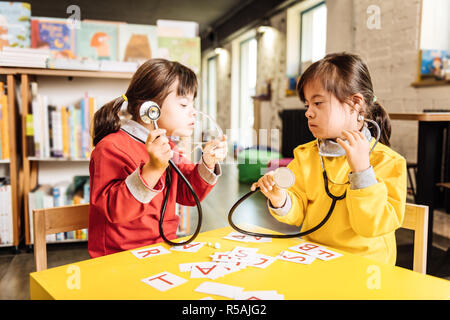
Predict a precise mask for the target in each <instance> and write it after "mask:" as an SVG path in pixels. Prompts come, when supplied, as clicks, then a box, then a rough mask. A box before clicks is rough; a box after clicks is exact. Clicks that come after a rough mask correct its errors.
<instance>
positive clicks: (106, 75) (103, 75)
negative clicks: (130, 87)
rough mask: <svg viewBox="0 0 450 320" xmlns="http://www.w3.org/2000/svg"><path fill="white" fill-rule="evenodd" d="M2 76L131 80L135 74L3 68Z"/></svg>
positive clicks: (0, 71)
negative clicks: (21, 75) (25, 75)
mask: <svg viewBox="0 0 450 320" xmlns="http://www.w3.org/2000/svg"><path fill="white" fill-rule="evenodd" d="M0 74H28V75H40V76H56V77H86V78H110V79H131V77H132V76H133V74H134V73H133V72H111V71H91V70H62V69H39V68H13V67H1V68H0Z"/></svg>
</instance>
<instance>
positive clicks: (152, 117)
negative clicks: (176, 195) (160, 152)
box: [127, 101, 203, 246]
mask: <svg viewBox="0 0 450 320" xmlns="http://www.w3.org/2000/svg"><path fill="white" fill-rule="evenodd" d="M139 116H140V118H141V120H142V121H143V122H144V123H146V124H150V123H152V124H153V126H154V128H155V130H156V129H158V124H157V121H158V119H159V117H160V116H161V109H160V107H159V106H158V104H157V103H156V102H153V101H146V102H144V103H143V104H142V105H141V107H140V109H139ZM127 133H128V134H129V135H131V136H132V137H133V138H135V139H136V140H138V141H140V142H142V143H144V144H145V141H143V140H142V139H140V138H138V137H136V136H134V135H132V134H130V133H129V132H127ZM169 165H170V167H172V168H173V169H174V170H175V172H176V173H177V174H178V176H179V177H180V178H181V179H182V180H183V182H184V183H185V184H186V185H187V187H188V188H189V190H190V192H191V193H192V196H193V197H194V200H195V203H196V205H197V209H198V221H197V228H196V229H195V232H194V233H193V235H192V236H191V237H190V238H189V239H188V240H186V241H184V242H173V241H170V240H169V239H167V238H166V236H165V235H164V229H163V221H164V214H165V212H166V206H167V201H168V199H169V194H170V186H171V184H172V175H171V172H170V168H167V169H166V188H167V192H166V195H165V197H164V202H163V206H162V208H161V217H160V219H159V233H160V235H161V238H163V240H164V242H166V243H167V244H169V245H171V246H182V245H185V244H188V243H190V242H192V241H193V240H194V239H195V238H196V237H197V235H198V234H199V232H200V228H201V226H202V217H203V212H202V206H201V204H200V200H199V199H198V196H197V194H196V193H195V191H194V188H192V186H191V184H190V183H189V181H188V180H187V179H186V177H185V176H184V175H183V173H182V172H181V171H180V169H179V168H178V167H177V166H176V164H175V163H174V162H173V161H172V160H169Z"/></svg>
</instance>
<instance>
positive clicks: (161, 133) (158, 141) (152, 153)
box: [145, 129, 173, 172]
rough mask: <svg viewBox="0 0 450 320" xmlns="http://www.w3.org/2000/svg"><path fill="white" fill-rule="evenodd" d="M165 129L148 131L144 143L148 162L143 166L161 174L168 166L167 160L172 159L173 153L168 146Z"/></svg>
mask: <svg viewBox="0 0 450 320" xmlns="http://www.w3.org/2000/svg"><path fill="white" fill-rule="evenodd" d="M165 133H166V130H165V129H156V130H152V131H150V134H149V135H148V137H147V141H146V142H145V147H146V148H147V152H148V155H149V157H150V160H149V162H147V163H146V164H145V166H147V168H148V169H153V170H157V171H161V172H163V171H164V170H165V169H166V168H167V167H168V165H169V160H170V159H171V158H172V157H173V151H172V149H171V148H170V145H169V139H167V137H166V136H165Z"/></svg>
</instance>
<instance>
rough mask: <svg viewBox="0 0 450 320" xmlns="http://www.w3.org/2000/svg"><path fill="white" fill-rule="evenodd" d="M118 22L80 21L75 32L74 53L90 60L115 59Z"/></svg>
mask: <svg viewBox="0 0 450 320" xmlns="http://www.w3.org/2000/svg"><path fill="white" fill-rule="evenodd" d="M117 38H118V23H113V22H111V23H109V22H97V21H82V22H81V27H80V29H77V32H76V48H77V51H76V54H77V56H78V57H81V58H87V59H92V60H117Z"/></svg>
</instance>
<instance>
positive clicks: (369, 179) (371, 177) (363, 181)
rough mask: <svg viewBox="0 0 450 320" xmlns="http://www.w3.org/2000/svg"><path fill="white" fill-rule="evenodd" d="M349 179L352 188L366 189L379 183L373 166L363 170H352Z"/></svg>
mask: <svg viewBox="0 0 450 320" xmlns="http://www.w3.org/2000/svg"><path fill="white" fill-rule="evenodd" d="M348 180H349V181H350V189H352V190H355V189H364V188H367V187H370V186H372V185H374V184H377V183H378V181H377V178H376V176H375V171H373V167H372V166H370V167H369V168H367V169H366V170H364V171H361V172H350V173H349V174H348Z"/></svg>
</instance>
